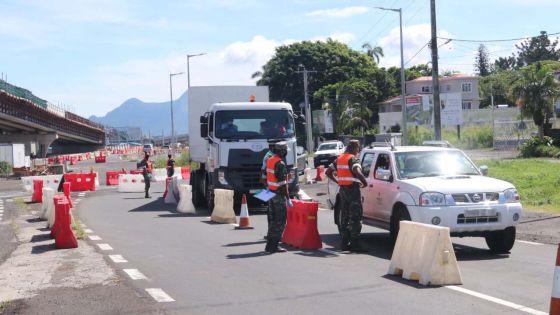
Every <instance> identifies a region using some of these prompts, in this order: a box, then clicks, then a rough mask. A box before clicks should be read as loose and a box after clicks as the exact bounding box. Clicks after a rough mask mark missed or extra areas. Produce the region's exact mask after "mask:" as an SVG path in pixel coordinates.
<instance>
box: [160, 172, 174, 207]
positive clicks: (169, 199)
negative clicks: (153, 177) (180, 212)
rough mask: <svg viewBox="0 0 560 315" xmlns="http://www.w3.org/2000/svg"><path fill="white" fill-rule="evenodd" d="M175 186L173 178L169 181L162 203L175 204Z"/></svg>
mask: <svg viewBox="0 0 560 315" xmlns="http://www.w3.org/2000/svg"><path fill="white" fill-rule="evenodd" d="M175 185H177V181H176V180H175V178H173V180H171V181H170V182H169V183H168V185H167V194H166V195H165V198H164V199H163V202H164V203H174V204H177V198H176V197H175V196H176V195H175Z"/></svg>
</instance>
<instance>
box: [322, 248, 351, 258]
mask: <svg viewBox="0 0 560 315" xmlns="http://www.w3.org/2000/svg"><path fill="white" fill-rule="evenodd" d="M319 251H320V252H323V253H326V254H329V255H334V256H345V255H346V254H344V253H338V252H335V251H334V250H330V249H326V248H320V249H319Z"/></svg>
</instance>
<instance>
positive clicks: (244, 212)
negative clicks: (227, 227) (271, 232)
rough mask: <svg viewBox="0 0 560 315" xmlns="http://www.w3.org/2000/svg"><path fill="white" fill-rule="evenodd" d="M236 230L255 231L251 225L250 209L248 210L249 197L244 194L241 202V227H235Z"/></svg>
mask: <svg viewBox="0 0 560 315" xmlns="http://www.w3.org/2000/svg"><path fill="white" fill-rule="evenodd" d="M235 229H236V230H248V229H253V227H252V226H251V223H249V208H247V196H245V194H243V199H242V201H241V213H240V215H239V225H238V226H236V227H235Z"/></svg>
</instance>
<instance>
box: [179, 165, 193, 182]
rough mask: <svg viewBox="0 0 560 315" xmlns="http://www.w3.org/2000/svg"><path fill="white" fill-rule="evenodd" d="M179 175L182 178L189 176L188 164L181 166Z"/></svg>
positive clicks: (188, 177)
mask: <svg viewBox="0 0 560 315" xmlns="http://www.w3.org/2000/svg"><path fill="white" fill-rule="evenodd" d="M181 177H182V178H183V179H190V178H191V168H190V167H188V166H181Z"/></svg>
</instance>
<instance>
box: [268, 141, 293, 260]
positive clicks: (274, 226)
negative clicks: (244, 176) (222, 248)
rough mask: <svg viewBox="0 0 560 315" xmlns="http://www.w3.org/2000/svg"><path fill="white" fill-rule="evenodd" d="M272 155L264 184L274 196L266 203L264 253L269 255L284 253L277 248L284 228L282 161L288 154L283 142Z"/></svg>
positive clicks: (285, 192)
mask: <svg viewBox="0 0 560 315" xmlns="http://www.w3.org/2000/svg"><path fill="white" fill-rule="evenodd" d="M272 153H273V155H272V156H271V157H270V158H269V159H268V160H267V161H266V182H267V186H268V189H269V190H270V191H271V192H273V193H275V194H276V195H275V196H274V197H272V199H270V200H269V201H268V213H269V215H268V218H269V223H268V234H267V238H266V247H265V251H266V252H269V253H279V252H285V251H286V250H285V249H282V248H279V247H278V243H279V242H280V239H281V238H282V233H283V232H284V228H285V227H286V216H287V206H286V203H287V201H288V200H287V198H289V194H288V182H287V175H288V169H287V167H286V163H284V161H283V159H284V158H285V157H286V155H287V154H288V146H287V144H286V142H285V141H281V142H277V143H276V144H275V145H274V149H273V152H272Z"/></svg>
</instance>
